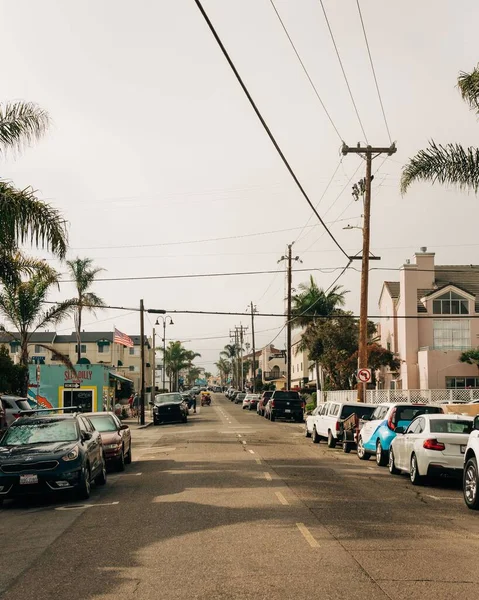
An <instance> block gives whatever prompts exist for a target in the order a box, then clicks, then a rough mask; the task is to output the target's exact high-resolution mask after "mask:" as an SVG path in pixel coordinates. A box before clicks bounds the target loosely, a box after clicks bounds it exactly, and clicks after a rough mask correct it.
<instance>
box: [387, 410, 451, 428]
mask: <svg viewBox="0 0 479 600" xmlns="http://www.w3.org/2000/svg"><path fill="white" fill-rule="evenodd" d="M433 413H436V414H442V413H443V410H442V408H441V407H440V406H430V405H424V406H398V407H397V409H396V414H395V416H394V424H395V425H397V424H398V423H399V422H400V421H401V422H411V421H412V420H413V419H415V418H416V417H417V416H418V415H429V414H433Z"/></svg>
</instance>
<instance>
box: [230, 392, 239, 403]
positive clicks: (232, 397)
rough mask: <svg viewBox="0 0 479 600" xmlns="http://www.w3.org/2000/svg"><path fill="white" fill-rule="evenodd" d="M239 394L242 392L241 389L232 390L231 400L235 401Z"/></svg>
mask: <svg viewBox="0 0 479 600" xmlns="http://www.w3.org/2000/svg"><path fill="white" fill-rule="evenodd" d="M238 394H241V392H240V391H239V390H233V391H232V392H231V394H230V400H231V402H234V401H235V399H236V396H237V395H238Z"/></svg>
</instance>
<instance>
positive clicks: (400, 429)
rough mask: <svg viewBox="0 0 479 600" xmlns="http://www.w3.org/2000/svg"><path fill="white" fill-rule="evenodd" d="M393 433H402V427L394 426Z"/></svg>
mask: <svg viewBox="0 0 479 600" xmlns="http://www.w3.org/2000/svg"><path fill="white" fill-rule="evenodd" d="M394 431H395V433H399V434H400V433H404V427H396V429H395V430H394Z"/></svg>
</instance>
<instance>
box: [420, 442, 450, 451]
mask: <svg viewBox="0 0 479 600" xmlns="http://www.w3.org/2000/svg"><path fill="white" fill-rule="evenodd" d="M422 447H423V448H426V450H439V451H441V450H445V449H446V446H445V445H444V444H443V443H442V442H438V441H437V440H435V439H432V440H425V441H424V444H423V445H422Z"/></svg>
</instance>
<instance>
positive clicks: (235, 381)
mask: <svg viewBox="0 0 479 600" xmlns="http://www.w3.org/2000/svg"><path fill="white" fill-rule="evenodd" d="M230 338H231V342H232V343H233V346H234V349H235V355H234V357H233V359H232V361H231V362H232V363H233V364H232V366H233V387H234V388H237V387H238V357H237V356H236V353H237V350H238V331H237V329H236V327H235V328H234V330H233V331H231V329H230ZM233 338H234V342H233Z"/></svg>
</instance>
